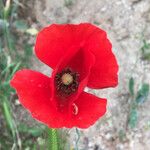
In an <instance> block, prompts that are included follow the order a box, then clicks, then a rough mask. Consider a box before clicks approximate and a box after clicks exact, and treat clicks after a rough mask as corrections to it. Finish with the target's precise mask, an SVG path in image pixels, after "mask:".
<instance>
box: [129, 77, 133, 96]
mask: <svg viewBox="0 0 150 150" xmlns="http://www.w3.org/2000/svg"><path fill="white" fill-rule="evenodd" d="M129 92H130V94H131V95H132V96H133V95H134V79H133V77H131V78H130V80H129Z"/></svg>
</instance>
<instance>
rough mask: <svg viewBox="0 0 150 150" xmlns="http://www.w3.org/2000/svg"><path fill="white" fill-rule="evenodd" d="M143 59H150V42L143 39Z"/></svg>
mask: <svg viewBox="0 0 150 150" xmlns="http://www.w3.org/2000/svg"><path fill="white" fill-rule="evenodd" d="M141 51H142V56H143V59H146V60H150V43H147V41H146V40H143V46H142V47H141Z"/></svg>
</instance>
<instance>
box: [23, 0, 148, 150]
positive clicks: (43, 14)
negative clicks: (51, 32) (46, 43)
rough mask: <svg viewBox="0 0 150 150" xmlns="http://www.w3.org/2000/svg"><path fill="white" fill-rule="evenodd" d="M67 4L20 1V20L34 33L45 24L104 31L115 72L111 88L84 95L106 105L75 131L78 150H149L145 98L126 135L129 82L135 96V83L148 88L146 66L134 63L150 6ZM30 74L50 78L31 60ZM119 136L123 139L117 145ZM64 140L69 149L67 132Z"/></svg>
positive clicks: (88, 0) (75, 0)
mask: <svg viewBox="0 0 150 150" xmlns="http://www.w3.org/2000/svg"><path fill="white" fill-rule="evenodd" d="M68 1H69V0H66V1H64V0H35V1H32V2H31V1H30V0H28V1H25V4H26V6H25V8H27V9H25V10H24V11H25V12H24V14H26V15H25V18H26V19H27V20H28V21H29V22H31V25H32V26H33V27H35V28H37V29H41V28H42V27H45V26H47V25H48V24H51V23H80V22H90V23H93V24H96V25H97V26H99V27H101V28H103V29H104V30H106V31H107V33H108V36H109V38H110V40H111V42H112V44H113V51H114V53H115V55H116V57H117V59H118V62H119V66H120V69H119V85H118V87H117V88H114V89H111V88H110V89H105V90H92V91H91V90H89V89H88V91H90V92H92V93H94V94H95V95H97V96H99V97H106V98H107V99H108V111H107V113H106V115H105V117H103V118H102V119H101V120H99V121H98V122H97V123H96V124H95V125H94V126H92V127H90V128H89V129H86V130H82V131H81V138H80V142H79V150H150V110H149V108H150V96H149V98H148V101H147V102H146V103H144V104H143V105H142V106H140V107H139V110H138V116H139V120H138V124H137V127H136V128H134V129H131V128H130V127H129V126H128V115H129V110H130V103H131V101H132V99H131V98H130V95H129V90H128V82H129V78H130V77H131V76H133V77H134V78H135V82H136V83H135V85H136V86H135V91H137V90H138V87H139V84H140V83H142V82H146V83H150V63H149V62H146V61H141V59H140V57H141V53H140V48H141V46H142V38H145V39H146V40H147V41H149V42H150V0H71V1H70V2H71V3H70V4H69V5H67V4H68ZM34 40H35V39H34ZM31 41H33V39H31ZM31 68H32V69H35V70H38V71H42V72H43V73H45V74H47V75H50V72H51V70H50V69H49V68H48V67H47V66H45V65H44V64H42V63H39V61H38V60H37V59H36V58H35V59H33V66H32V67H31ZM89 111H90V110H89ZM23 115H24V116H25V118H26V120H27V116H28V114H27V113H26V112H25V113H24V114H23ZM28 117H29V116H28ZM29 120H31V118H30V117H29ZM120 132H123V133H124V134H125V136H123V139H122V140H121V135H120ZM69 134H70V143H71V145H74V144H75V138H76V135H75V129H71V130H70V131H69Z"/></svg>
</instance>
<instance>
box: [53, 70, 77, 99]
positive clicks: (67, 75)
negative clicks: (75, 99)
mask: <svg viewBox="0 0 150 150" xmlns="http://www.w3.org/2000/svg"><path fill="white" fill-rule="evenodd" d="M55 85H56V90H57V92H58V93H59V94H60V95H61V96H69V95H70V94H71V93H74V92H75V91H76V90H77V89H78V85H79V73H77V72H74V71H72V70H71V69H70V68H66V69H64V70H62V71H61V72H60V73H57V74H56V76H55Z"/></svg>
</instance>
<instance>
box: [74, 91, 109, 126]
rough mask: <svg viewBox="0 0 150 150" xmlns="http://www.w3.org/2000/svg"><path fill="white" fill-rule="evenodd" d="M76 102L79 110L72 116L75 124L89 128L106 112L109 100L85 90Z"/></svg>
mask: <svg viewBox="0 0 150 150" xmlns="http://www.w3.org/2000/svg"><path fill="white" fill-rule="evenodd" d="M74 104H75V106H76V111H77V112H76V115H74V116H73V118H72V121H73V124H74V126H76V127H79V128H88V127H89V126H91V125H93V124H94V123H95V122H96V121H97V120H98V119H99V118H100V117H102V116H103V115H104V114H105V112H106V105H107V100H106V99H102V98H98V97H96V96H94V95H92V94H88V93H86V92H83V93H82V94H81V95H80V96H79V98H78V99H77V100H76V101H75V102H74Z"/></svg>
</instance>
